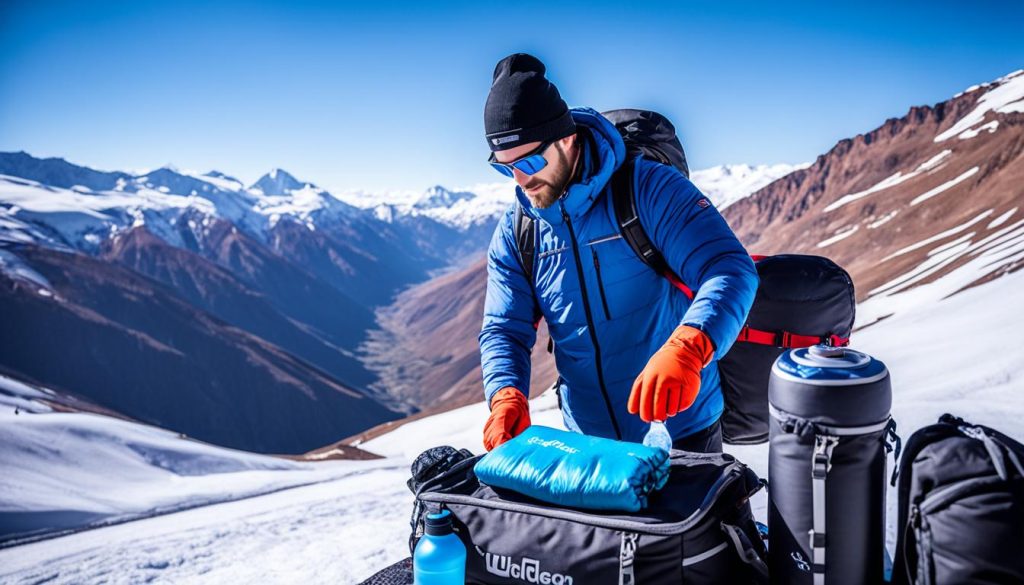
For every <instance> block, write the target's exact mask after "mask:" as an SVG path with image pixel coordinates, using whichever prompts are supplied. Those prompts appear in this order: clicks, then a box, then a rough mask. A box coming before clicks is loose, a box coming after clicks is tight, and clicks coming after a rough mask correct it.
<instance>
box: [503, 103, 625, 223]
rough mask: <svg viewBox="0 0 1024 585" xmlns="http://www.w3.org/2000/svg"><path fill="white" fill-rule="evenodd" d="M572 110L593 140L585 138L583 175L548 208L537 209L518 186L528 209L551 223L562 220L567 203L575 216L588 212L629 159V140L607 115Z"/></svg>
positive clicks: (517, 195) (524, 206)
mask: <svg viewBox="0 0 1024 585" xmlns="http://www.w3.org/2000/svg"><path fill="white" fill-rule="evenodd" d="M570 112H571V113H572V119H573V121H574V122H576V126H577V127H582V128H585V129H587V130H589V133H584V134H583V135H586V134H589V135H590V140H583V141H582V147H583V151H582V152H581V153H580V155H581V160H582V162H583V173H582V178H581V179H580V180H579V181H577V182H575V183H573V184H571V185H569V189H568V190H566V192H565V194H564V195H563V196H562V197H561V198H560V199H559V200H558V201H556V202H555V204H554V205H552V206H551V207H548V208H547V209H534V207H533V206H532V205H531V204H530V200H529V198H527V197H526V194H525V193H523V190H522V188H521V187H519V186H516V197H517V198H519V203H520V204H521V205H522V206H523V211H524V213H526V214H528V215H530V216H531V217H534V218H539V219H543V220H544V221H546V222H547V223H549V224H559V223H562V208H563V207H564V208H565V210H566V212H568V214H569V217H571V218H572V219H576V218H578V217H580V216H582V215H584V214H586V213H587V211H589V210H590V208H591V206H593V204H594V202H595V201H596V200H597V198H598V196H599V195H600V194H601V192H602V191H603V190H604V187H605V185H607V184H608V181H609V180H610V179H611V177H612V173H614V172H615V170H616V169H618V168H619V166H620V165H622V163H623V162H624V161H625V159H626V144H625V142H623V141H622V136H621V135H620V134H619V131H618V130H616V129H615V126H614V125H613V124H612V123H611V122H610V121H608V119H607V118H605V117H604V116H602V115H601V114H599V113H597V111H596V110H593V109H591V108H573V109H572V110H570Z"/></svg>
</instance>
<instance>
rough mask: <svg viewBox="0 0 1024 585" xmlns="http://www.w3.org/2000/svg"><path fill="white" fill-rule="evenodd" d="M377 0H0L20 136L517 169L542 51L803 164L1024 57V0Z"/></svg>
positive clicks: (729, 141) (611, 91)
mask: <svg viewBox="0 0 1024 585" xmlns="http://www.w3.org/2000/svg"><path fill="white" fill-rule="evenodd" d="M370 4H371V3H369V2H359V3H352V4H350V3H346V2H303V1H300V0H293V1H289V2H254V3H248V4H243V3H236V2H192V1H188V0H174V1H166V2H145V1H139V2H128V1H124V2H104V1H92V2H78V1H75V2H51V1H47V0H34V1H12V0H2V1H0V150H2V151H12V150H26V151H28V152H29V153H31V154H34V155H37V156H62V157H65V158H67V159H69V160H71V161H72V162H76V163H80V164H85V165H89V166H93V167H96V168H100V169H105V170H114V169H125V170H129V169H138V168H151V167H157V166H161V165H163V164H166V163H172V164H175V165H177V166H179V167H182V168H190V169H196V170H200V171H205V170H209V169H214V168H215V169H218V170H221V171H224V172H227V173H229V174H234V175H236V176H237V177H238V178H240V179H242V180H243V181H246V182H250V181H253V180H255V179H256V178H257V177H258V176H259V175H261V174H262V173H263V172H265V171H267V170H269V169H270V168H272V167H281V168H284V169H286V170H288V171H290V172H292V173H293V174H295V175H296V176H298V177H299V178H300V179H304V180H310V181H313V182H316V183H318V184H320V185H322V186H325V187H328V188H331V189H336V190H345V189H356V188H362V189H369V190H381V189H417V190H418V189H423V188H426V187H428V186H430V185H433V184H438V183H440V184H443V185H447V186H460V185H467V184H470V183H474V182H478V181H494V180H500V179H501V178H500V176H499V175H497V174H496V173H494V172H493V171H492V170H491V169H490V168H489V167H487V165H486V164H485V163H484V159H485V158H486V156H487V154H488V151H487V147H486V144H485V142H484V140H483V138H482V133H483V121H482V112H483V104H484V100H485V98H486V95H487V90H488V88H489V85H490V79H491V72H492V70H493V67H494V64H495V63H496V62H497V61H498V60H499V59H500V58H501V57H503V56H505V55H506V54H509V53H512V52H517V51H525V52H531V53H534V54H535V55H537V56H539V57H540V58H541V59H542V60H543V61H545V63H547V65H548V70H549V75H550V77H551V78H552V79H553V80H554V81H555V82H556V84H557V85H558V87H559V88H560V90H561V92H562V95H563V97H565V99H566V100H567V101H568V102H569V103H570V105H588V106H592V107H594V108H597V109H599V110H600V109H610V108H613V107H645V108H653V109H657V110H660V111H662V112H663V113H665V114H667V115H668V116H669V117H670V118H671V119H672V120H673V121H674V122H675V123H676V125H677V127H678V129H679V130H680V133H681V135H682V138H683V142H684V146H685V147H686V149H687V151H688V155H689V157H690V160H691V166H692V167H694V168H703V167H708V166H711V165H715V164H720V163H737V162H748V163H774V162H789V163H796V162H803V161H809V160H813V158H814V157H815V156H816V155H818V154H819V153H822V152H824V151H826V150H827V149H829V148H830V147H831V146H832V145H833V144H835V142H836V141H837V140H840V139H842V138H845V137H849V136H853V135H855V134H857V133H860V132H865V131H868V130H870V129H872V128H874V127H876V126H878V125H879V124H881V123H882V122H883V121H884V120H885V119H886V118H888V117H893V116H901V115H903V114H904V113H906V111H907V109H908V108H909V107H910V106H911V105H920V104H931V103H935V102H938V101H942V100H944V99H946V98H948V97H951V96H952V95H953V94H955V93H957V92H959V91H961V90H963V89H964V88H966V87H967V86H969V85H973V84H975V83H979V82H985V81H989V80H992V79H994V78H996V77H999V76H1002V75H1005V74H1006V73H1009V72H1011V71H1013V70H1015V69H1019V68H1021V67H1024V2H1006V3H1002V4H1000V3H990V2H984V1H977V0H975V1H972V2H941V1H932V2H921V3H907V2H898V1H891V0H890V1H887V2H883V3H877V4H870V3H863V2H857V3H834V2H815V3H803V4H782V3H776V2H715V1H708V2H663V3H651V4H645V5H643V6H642V7H641V6H630V7H625V6H624V5H625V4H626V3H623V2H605V3H598V2H592V3H587V4H583V3H565V2H557V3H555V2H540V3H535V2H527V1H511V0H508V1H505V2H502V3H484V2H463V3H450V4H445V5H440V4H437V5H428V4H431V3H426V2H404V3H391V4H386V3H374V4H373V5H372V6H371V5H370ZM556 4H557V7H555V6H554V5H556ZM839 4H843V6H839Z"/></svg>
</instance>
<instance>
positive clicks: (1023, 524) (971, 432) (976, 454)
mask: <svg viewBox="0 0 1024 585" xmlns="http://www.w3.org/2000/svg"><path fill="white" fill-rule="evenodd" d="M1022 461H1024V445H1021V444H1020V443H1019V442H1017V441H1015V440H1013V439H1011V438H1010V437H1007V436H1006V435H1004V434H1002V433H1000V432H999V431H995V430H993V429H991V428H989V427H986V426H982V425H973V424H970V423H967V422H965V421H964V420H963V419H960V418H957V417H954V416H952V415H950V414H945V415H943V416H942V417H941V418H940V419H939V422H938V423H937V424H934V425H930V426H927V427H925V428H923V429H921V430H919V431H917V432H916V433H914V434H913V435H912V436H911V437H910V440H909V441H908V442H907V446H906V449H905V450H904V452H903V458H902V460H901V463H900V472H899V523H898V524H897V544H896V559H895V561H894V563H893V571H892V581H893V583H894V584H896V585H910V584H914V585H946V584H953V583H971V584H977V585H995V584H997V583H998V584H1007V583H1017V584H1020V583H1024V465H1022Z"/></svg>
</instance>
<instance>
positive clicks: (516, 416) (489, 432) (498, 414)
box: [484, 386, 530, 451]
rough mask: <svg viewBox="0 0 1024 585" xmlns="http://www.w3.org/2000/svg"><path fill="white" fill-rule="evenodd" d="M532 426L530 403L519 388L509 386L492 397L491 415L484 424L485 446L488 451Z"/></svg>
mask: <svg viewBox="0 0 1024 585" xmlns="http://www.w3.org/2000/svg"><path fill="white" fill-rule="evenodd" d="M529 426H530V404H529V402H528V401H527V400H526V396H525V395H523V393H522V392H520V391H519V390H517V389H515V388H513V387H511V386H508V387H505V388H502V389H501V390H498V391H497V392H495V393H494V396H492V397H491V416H490V417H489V418H488V419H487V423H486V424H484V448H486V449H487V450H488V451H490V450H491V449H494V448H495V447H497V446H498V445H500V444H502V443H504V442H505V441H508V440H510V439H511V438H512V437H515V436H517V435H519V433H521V432H523V431H525V430H526V428H527V427H529Z"/></svg>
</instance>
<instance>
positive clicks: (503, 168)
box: [487, 140, 557, 177]
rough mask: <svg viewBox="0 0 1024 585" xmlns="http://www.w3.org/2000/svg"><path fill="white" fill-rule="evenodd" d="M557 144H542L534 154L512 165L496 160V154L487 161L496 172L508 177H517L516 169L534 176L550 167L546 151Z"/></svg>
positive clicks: (552, 142) (520, 158) (531, 153)
mask: <svg viewBox="0 0 1024 585" xmlns="http://www.w3.org/2000/svg"><path fill="white" fill-rule="evenodd" d="M555 142H557V140H548V141H547V142H542V143H541V144H540V146H538V147H537V148H535V149H533V151H532V152H530V153H528V154H526V155H524V156H521V157H519V159H518V160H515V161H513V162H510V163H500V162H498V161H497V160H495V158H494V153H493V152H492V153H491V156H490V158H488V159H487V162H489V163H491V166H492V167H494V170H496V171H498V172H499V173H501V174H503V175H505V176H506V177H514V176H515V173H513V171H512V169H516V170H518V171H519V172H520V173H523V174H524V175H534V174H537V173H539V172H540V171H541V170H543V169H544V167H546V166H548V160H547V159H546V158H544V151H545V150H547V149H548V147H549V146H551V145H552V144H554V143H555Z"/></svg>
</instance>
